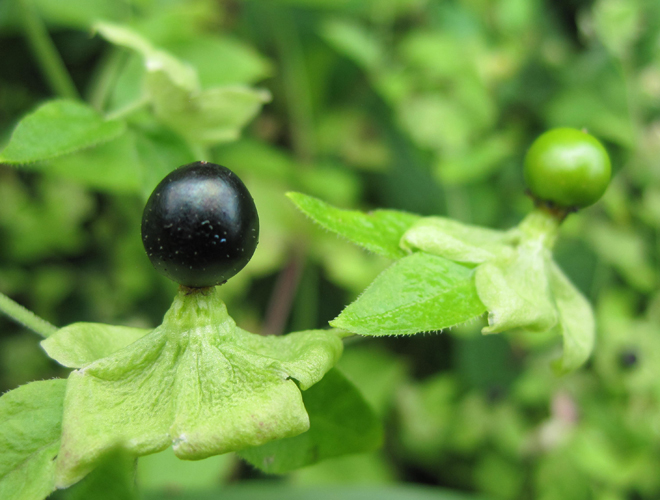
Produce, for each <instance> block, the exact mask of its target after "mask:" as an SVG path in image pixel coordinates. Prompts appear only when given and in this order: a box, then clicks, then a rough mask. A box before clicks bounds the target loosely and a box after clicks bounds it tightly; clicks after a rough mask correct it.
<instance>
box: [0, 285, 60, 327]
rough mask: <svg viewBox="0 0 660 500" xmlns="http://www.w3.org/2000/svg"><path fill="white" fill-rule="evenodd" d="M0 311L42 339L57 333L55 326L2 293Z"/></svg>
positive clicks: (0, 295) (0, 294)
mask: <svg viewBox="0 0 660 500" xmlns="http://www.w3.org/2000/svg"><path fill="white" fill-rule="evenodd" d="M0 311H2V312H4V313H5V314H6V315H7V316H9V317H10V318H12V319H13V320H14V321H16V322H18V323H20V324H22V325H23V326H25V327H27V328H29V329H30V330H32V331H33V332H36V333H38V334H39V335H41V336H42V337H48V336H50V335H52V334H53V333H55V332H56V331H57V327H56V326H55V325H53V324H51V323H49V322H48V321H46V320H45V319H42V318H40V317H39V316H37V315H36V314H34V313H33V312H32V311H29V310H28V309H26V308H25V307H23V306H22V305H20V304H19V303H17V302H14V301H13V300H12V299H10V298H9V297H7V296H6V295H5V294H3V293H0Z"/></svg>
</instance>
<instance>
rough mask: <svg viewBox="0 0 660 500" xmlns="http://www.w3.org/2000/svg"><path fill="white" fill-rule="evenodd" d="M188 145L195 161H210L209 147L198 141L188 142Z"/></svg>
mask: <svg viewBox="0 0 660 500" xmlns="http://www.w3.org/2000/svg"><path fill="white" fill-rule="evenodd" d="M188 147H189V148H190V150H191V151H192V154H193V156H194V157H195V159H196V161H211V153H210V151H209V148H208V147H206V146H204V145H202V144H199V143H198V142H189V143H188Z"/></svg>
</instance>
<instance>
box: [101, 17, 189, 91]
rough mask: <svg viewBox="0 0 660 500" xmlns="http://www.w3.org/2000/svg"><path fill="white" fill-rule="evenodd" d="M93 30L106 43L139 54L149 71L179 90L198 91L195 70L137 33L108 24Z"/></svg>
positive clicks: (120, 26) (125, 27) (105, 23)
mask: <svg viewBox="0 0 660 500" xmlns="http://www.w3.org/2000/svg"><path fill="white" fill-rule="evenodd" d="M94 29H95V31H97V32H98V33H99V35H101V36H102V37H103V38H105V39H106V40H107V41H108V42H110V43H113V44H115V45H119V46H121V47H126V48H128V49H132V50H134V51H136V52H137V53H138V54H140V55H141V56H142V57H143V58H144V61H145V65H146V67H147V69H148V70H149V71H159V72H162V73H164V74H165V75H167V78H168V79H169V80H170V81H171V82H172V83H173V84H174V85H176V86H177V87H180V88H181V89H186V90H188V91H195V90H199V86H200V85H199V78H198V77H197V72H196V71H195V68H193V67H192V66H191V65H189V64H186V63H184V62H183V61H180V60H179V59H177V58H176V57H174V56H173V55H172V54H170V53H168V52H166V51H164V50H159V49H157V48H156V47H154V46H153V45H152V43H151V42H150V41H149V40H147V39H146V38H144V37H143V36H142V35H141V34H139V33H138V32H137V31H134V30H132V29H131V28H128V27H127V26H123V25H121V24H113V23H108V22H99V23H96V24H95V25H94Z"/></svg>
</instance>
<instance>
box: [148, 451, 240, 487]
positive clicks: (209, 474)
mask: <svg viewBox="0 0 660 500" xmlns="http://www.w3.org/2000/svg"><path fill="white" fill-rule="evenodd" d="M236 462H237V458H236V456H235V455H232V454H226V455H217V456H215V457H209V458H206V459H204V460H197V461H195V462H191V461H189V460H180V459H178V458H177V457H176V455H175V454H174V451H172V448H168V449H167V450H165V451H161V452H160V453H154V454H152V455H147V456H145V457H140V459H139V460H138V465H137V482H138V484H139V485H140V490H141V491H158V492H160V494H161V495H162V496H163V497H165V496H166V495H168V494H169V493H170V492H172V491H190V490H193V491H208V490H209V489H211V488H213V487H214V486H216V485H217V484H218V481H220V482H224V480H226V479H228V478H229V477H230V476H231V475H232V473H233V472H234V471H235V469H236Z"/></svg>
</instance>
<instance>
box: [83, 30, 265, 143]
mask: <svg viewBox="0 0 660 500" xmlns="http://www.w3.org/2000/svg"><path fill="white" fill-rule="evenodd" d="M96 30H97V31H98V32H99V33H100V34H101V35H102V36H103V37H104V38H105V39H106V40H108V41H110V42H112V43H114V44H116V45H121V46H124V47H127V48H130V49H132V50H135V51H136V52H137V53H139V54H140V55H141V56H142V57H143V58H144V61H145V67H146V70H147V74H146V79H145V89H146V92H147V94H148V98H149V100H150V101H151V103H152V105H153V108H154V112H155V114H156V116H157V117H158V118H159V119H160V120H161V121H162V122H163V123H165V124H166V125H168V126H169V127H171V128H172V129H173V130H175V131H176V132H178V133H179V134H181V135H182V136H184V137H185V138H186V139H187V140H188V141H189V142H191V143H193V144H203V145H209V146H212V145H215V144H218V143H221V142H226V141H233V140H236V139H238V137H239V136H240V132H241V129H242V128H243V127H244V126H245V125H246V124H247V123H248V122H249V121H250V120H252V118H254V117H255V116H256V115H257V113H258V112H259V110H260V109H261V106H262V105H263V104H264V103H266V102H268V101H270V99H271V96H270V93H269V92H268V91H267V90H260V89H252V88H250V87H247V86H244V85H227V86H220V87H212V88H208V89H205V90H202V89H201V86H200V83H199V78H198V75H197V72H196V71H195V69H194V68H193V67H192V66H190V65H188V64H186V63H184V62H183V61H180V60H179V59H177V58H176V57H174V56H173V55H172V54H170V53H168V52H165V51H163V50H160V49H157V48H155V47H154V46H153V45H152V44H151V42H149V41H148V40H147V39H145V38H144V37H142V36H141V35H140V34H139V33H137V32H135V31H133V30H131V29H130V28H128V27H126V26H122V25H117V24H111V23H107V22H101V23H98V24H97V25H96Z"/></svg>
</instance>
